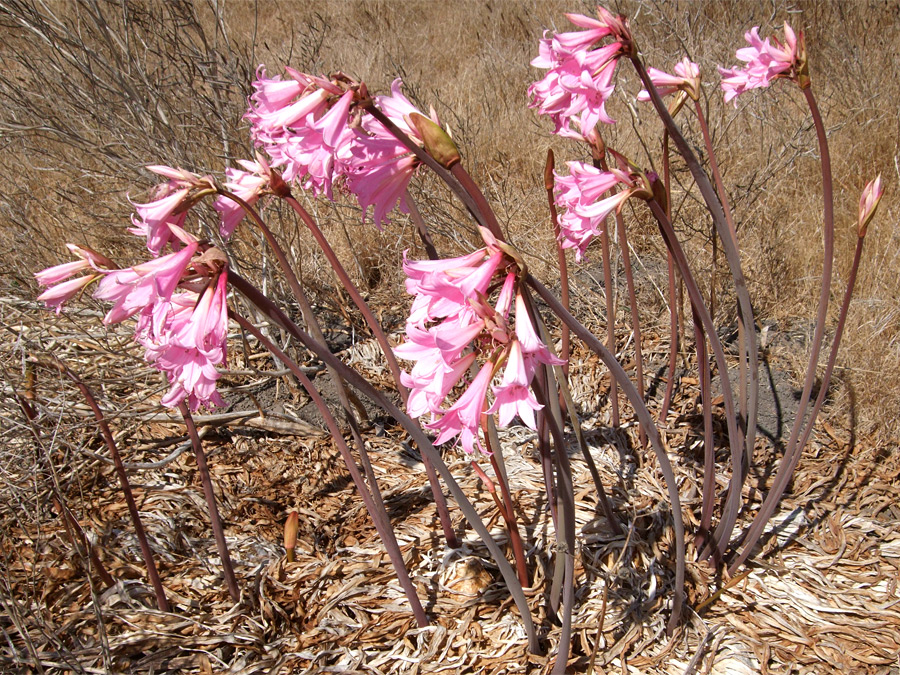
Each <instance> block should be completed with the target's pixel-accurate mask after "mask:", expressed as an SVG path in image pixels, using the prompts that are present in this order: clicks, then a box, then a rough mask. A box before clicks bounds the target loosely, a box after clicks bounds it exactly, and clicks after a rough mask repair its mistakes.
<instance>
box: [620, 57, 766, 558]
mask: <svg viewBox="0 0 900 675" xmlns="http://www.w3.org/2000/svg"><path fill="white" fill-rule="evenodd" d="M629 60H630V61H631V63H632V65H633V66H634V68H635V70H636V71H637V73H638V76H639V77H640V79H641V82H642V83H643V84H644V87H645V89H647V91H648V92H649V94H650V100H651V101H652V102H653V107H654V108H655V109H656V112H657V114H658V115H659V117H660V119H661V120H662V122H663V124H664V125H665V128H666V130H667V131H668V133H669V135H670V136H671V138H672V141H673V142H674V143H675V147H676V148H677V149H678V152H679V153H680V154H681V156H682V157H683V158H684V161H685V163H686V164H687V166H688V169H689V170H690V172H691V176H693V178H694V181H695V183H696V185H697V189H698V190H699V191H700V195H701V196H702V197H703V201H704V202H705V203H706V207H707V209H708V210H709V213H710V215H711V216H712V219H713V222H714V223H715V225H716V231H717V232H718V234H719V239H720V240H721V241H722V251H723V252H724V253H725V259H726V260H727V261H728V268H729V270H730V272H731V277H732V280H733V281H734V288H735V293H736V295H737V300H738V313H739V315H740V317H741V318H740V320H741V321H742V322H743V324H744V327H745V329H746V331H747V332H746V335H745V337H746V343H747V356H748V364H749V368H748V375H749V378H750V386H749V392H748V396H747V419H746V420H743V422H744V423H745V435H744V446H743V447H742V448H740V449H739V451H738V454H739V457H738V458H739V459H740V460H741V461H740V462H738V463H737V464H736V468H735V472H734V473H733V474H732V477H731V480H730V481H729V485H728V498H727V500H726V503H725V510H724V512H723V514H722V520H721V521H720V522H719V526H718V527H717V528H716V532H715V540H716V542H719V543H720V544H722V545H725V544H727V542H728V541H729V540H730V539H731V533H732V531H733V530H734V525H735V523H736V522H737V517H738V511H739V508H740V493H741V489H742V487H743V483H744V479H745V478H746V474H747V472H746V471H744V470H743V460H744V458H745V457H747V456H749V455H750V454H751V453H752V449H753V447H754V445H755V440H756V418H757V411H758V404H759V355H758V353H757V349H756V324H755V323H754V318H753V306H752V303H751V302H750V292H749V290H748V288H747V282H746V279H745V278H744V271H743V269H742V267H741V256H740V251H738V248H737V243H736V242H735V241H733V240H732V238H731V237H730V235H729V233H728V224H727V222H726V220H725V214H724V211H723V209H722V203H721V201H720V200H719V197H718V195H717V194H716V191H715V189H714V188H713V186H712V183H710V180H709V177H708V176H707V175H706V172H705V171H704V170H703V167H702V166H701V164H700V162H699V160H698V159H697V156H696V155H695V154H694V151H693V150H692V148H691V146H690V144H689V143H688V142H687V139H685V137H684V135H683V134H682V133H681V129H680V128H679V127H678V125H677V124H676V123H675V120H674V119H672V116H671V115H670V114H669V111H668V110H667V108H666V105H665V103H663V100H662V98H660V96H659V92H657V91H656V87H655V86H654V85H653V82H652V80H651V79H650V75H649V74H648V73H647V69H646V68H645V67H644V64H643V62H642V61H641V59H640V57H639V56H638V55H637V54H632V55H630V56H629ZM707 332H708V333H709V338H710V340H711V344H713V345H714V340H713V337H714V335H715V329H713V332H712V333H710V332H709V331H707ZM719 370H720V374H721V378H720V379H721V382H722V385H723V386H722V390H723V392H724V391H725V384H726V382H727V381H728V371H727V370H726V369H723V368H721V367H720V369H719ZM729 389H730V387H729ZM732 403H733V402H732ZM740 439H741V437H740V435H738V434H735V435H732V433H731V432H729V438H728V440H729V444H731V446H732V455H733V456H734V454H735V450H734V449H735V442H737V441H739V440H740ZM738 446H740V443H738ZM745 448H749V449H750V450H747V451H745ZM704 553H706V552H704Z"/></svg>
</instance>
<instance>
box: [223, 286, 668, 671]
mask: <svg viewBox="0 0 900 675" xmlns="http://www.w3.org/2000/svg"><path fill="white" fill-rule="evenodd" d="M229 282H230V283H231V284H232V286H234V287H235V289H237V290H238V291H239V292H240V293H241V294H243V295H244V296H245V297H246V298H247V299H248V300H249V301H250V302H252V303H253V304H254V305H256V306H257V307H258V308H259V309H260V311H262V312H263V313H264V314H265V315H266V316H268V317H269V318H270V319H272V321H274V322H275V323H277V324H278V325H279V326H281V327H283V328H284V329H285V330H286V331H287V332H288V333H289V334H290V335H292V336H294V337H295V338H296V339H297V340H298V341H299V342H300V343H301V344H302V345H303V346H304V347H306V348H307V349H309V350H310V351H311V352H312V353H314V354H315V355H316V356H318V357H319V358H320V359H322V361H323V362H324V363H325V364H326V365H328V366H330V367H332V368H334V369H335V370H336V371H337V372H338V374H339V375H340V376H341V377H342V378H343V379H344V380H345V381H346V382H347V383H348V384H349V385H350V386H352V387H354V388H355V389H357V390H358V391H359V392H361V393H362V394H363V395H365V396H367V397H368V398H369V399H370V400H372V402H374V403H375V404H376V405H378V406H379V407H380V408H381V409H382V410H384V411H385V412H386V413H387V414H388V415H390V416H391V417H393V418H394V419H395V420H397V422H399V423H400V425H401V426H402V427H403V428H404V429H405V430H406V432H407V433H408V434H409V435H410V436H411V437H412V439H413V441H414V442H415V443H416V444H417V445H418V446H419V449H420V451H421V452H422V454H423V455H428V458H429V460H430V461H431V463H432V465H433V466H434V467H435V468H436V469H437V471H438V472H439V473H440V475H441V478H443V480H444V482H445V484H446V485H447V487H448V489H449V490H450V493H451V494H452V495H453V497H454V498H455V499H456V502H457V504H458V505H459V508H460V511H462V513H463V516H464V517H465V518H466V520H467V521H468V522H469V524H470V525H471V526H472V529H474V530H475V531H476V532H477V533H478V536H479V537H480V538H481V540H482V542H483V543H484V545H485V547H487V549H488V551H490V554H491V557H492V558H493V559H494V562H495V563H496V564H497V567H498V568H499V570H500V574H501V575H502V576H503V579H504V581H505V582H506V586H507V588H508V589H509V592H510V594H511V595H512V597H513V601H514V602H515V604H516V607H517V608H518V610H519V613H520V616H521V619H522V623H523V625H524V628H525V634H526V635H527V637H528V648H529V650H530V651H531V652H532V653H534V654H540V653H541V644H540V641H539V640H538V636H537V632H536V631H535V629H534V621H533V619H532V617H531V611H530V609H529V606H528V599H527V597H526V596H525V593H524V591H523V590H522V585H521V584H520V583H519V580H518V578H517V577H516V573H515V571H514V570H513V568H512V565H510V564H509V561H508V560H507V559H506V556H505V555H504V553H503V551H502V550H501V549H500V547H499V546H497V544H496V542H495V541H494V540H493V539H492V538H491V534H490V532H489V531H488V529H487V527H485V525H484V522H482V520H481V516H480V515H479V514H478V511H476V510H475V507H474V506H472V503H471V502H470V501H469V500H468V498H467V497H466V495H465V493H464V492H463V490H462V488H461V487H460V486H459V483H457V482H456V479H455V478H454V477H453V474H452V473H451V472H450V470H449V469H448V468H447V465H446V464H444V462H443V461H442V459H441V456H440V453H438V451H437V450H436V449H435V447H434V445H433V444H432V443H431V441H430V440H429V439H428V437H427V436H426V435H425V433H424V432H423V431H422V428H421V427H420V426H419V425H418V424H417V423H416V422H414V421H413V420H412V419H410V417H409V415H407V414H406V413H404V412H403V411H402V410H400V408H398V407H397V406H396V405H394V404H393V403H392V402H391V401H390V400H389V399H388V398H387V397H386V396H385V395H384V394H382V393H381V392H380V391H378V390H377V389H376V388H375V387H373V386H372V385H371V384H370V383H369V382H367V381H366V379H365V378H364V377H362V376H361V375H360V374H359V373H357V372H356V371H355V370H353V369H352V368H349V367H348V366H347V365H346V364H344V363H342V362H341V361H340V359H338V358H336V357H335V356H334V354H332V353H331V352H330V351H329V350H328V349H327V348H325V347H324V346H323V345H321V344H320V343H318V342H316V341H315V340H313V339H312V338H311V337H310V336H309V335H308V334H307V333H305V332H304V331H302V330H301V329H300V328H299V327H298V326H297V324H295V323H294V322H293V321H291V320H290V318H288V316H287V315H286V314H285V313H284V312H283V311H282V310H281V309H280V308H278V307H277V306H276V305H275V304H274V303H273V302H272V301H271V300H269V299H268V298H267V297H265V296H264V295H262V294H261V293H260V292H259V290H257V289H256V288H255V287H254V286H253V285H252V284H250V283H248V282H247V281H246V280H245V279H243V278H242V277H241V276H240V275H238V274H233V273H232V274H230V275H229ZM682 579H683V577H682Z"/></svg>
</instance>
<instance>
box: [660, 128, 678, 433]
mask: <svg viewBox="0 0 900 675" xmlns="http://www.w3.org/2000/svg"><path fill="white" fill-rule="evenodd" d="M662 162H663V185H664V188H665V191H666V216H667V217H668V218H669V221H671V220H672V180H671V178H672V177H671V174H670V171H669V132H668V131H667V130H665V129H663V140H662ZM666 267H667V270H668V279H669V364H668V365H669V371H668V376H667V377H666V393H665V394H664V395H663V402H662V407H661V408H660V410H659V422H660V424H665V423H666V418H667V417H668V416H669V406H670V405H671V404H672V394H674V393H675V369H676V367H677V366H678V305H677V303H678V294H677V293H676V291H675V260H674V259H673V258H672V252H671V251H669V250H668V249H666Z"/></svg>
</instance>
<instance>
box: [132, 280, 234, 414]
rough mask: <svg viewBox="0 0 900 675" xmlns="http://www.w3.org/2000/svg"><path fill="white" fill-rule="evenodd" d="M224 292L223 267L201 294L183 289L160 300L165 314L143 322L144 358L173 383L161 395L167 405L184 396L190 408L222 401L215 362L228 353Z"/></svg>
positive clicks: (180, 399)
mask: <svg viewBox="0 0 900 675" xmlns="http://www.w3.org/2000/svg"><path fill="white" fill-rule="evenodd" d="M226 292H227V272H226V271H224V270H223V271H222V273H221V274H219V278H218V280H217V281H216V283H214V284H209V285H208V286H207V288H206V289H205V290H204V291H203V293H202V295H200V296H199V298H198V296H197V294H196V293H193V292H185V293H179V294H177V295H175V296H174V297H173V298H172V299H171V301H169V302H165V303H160V305H159V308H162V309H163V313H164V316H163V317H162V318H161V319H160V318H158V317H155V318H154V320H153V321H142V322H139V324H138V326H139V330H138V334H137V336H136V339H137V340H138V342H140V343H141V344H142V345H143V346H144V356H145V358H146V359H147V361H149V362H150V363H152V364H153V365H154V366H155V367H156V368H157V369H158V370H160V371H162V372H164V373H165V374H166V377H167V378H168V380H169V383H170V385H171V389H170V390H169V392H168V393H167V394H166V395H165V396H164V397H163V398H162V400H161V403H162V404H163V405H164V406H167V407H170V408H171V407H176V406H177V405H178V404H179V403H181V402H182V401H184V400H187V401H188V405H189V406H190V408H191V410H197V408H198V407H199V406H200V405H216V406H220V405H224V401H223V400H222V397H221V395H220V394H219V393H218V392H217V391H216V381H217V380H218V379H219V377H220V375H219V373H218V371H217V370H216V366H219V365H221V364H222V363H224V362H225V356H226V338H227V330H228V307H227V303H226ZM148 315H149V312H148ZM154 324H155V325H154Z"/></svg>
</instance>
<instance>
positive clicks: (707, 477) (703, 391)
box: [693, 311, 716, 549]
mask: <svg viewBox="0 0 900 675" xmlns="http://www.w3.org/2000/svg"><path fill="white" fill-rule="evenodd" d="M693 318H694V342H695V343H696V350H697V369H698V370H699V371H700V402H701V406H702V410H703V489H702V491H701V493H700V494H701V495H702V499H703V503H702V505H701V508H700V535H699V537H698V539H697V544H696V548H697V549H702V548H703V547H704V546H705V545H706V543H707V542H708V541H709V536H710V534H711V533H712V507H713V505H714V504H715V496H716V446H715V437H714V436H713V420H712V391H711V390H712V377H711V373H710V368H709V356H708V354H707V352H706V333H705V332H704V331H703V322H702V321H701V319H700V316H699V315H698V314H697V312H696V311H694V312H693Z"/></svg>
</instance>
